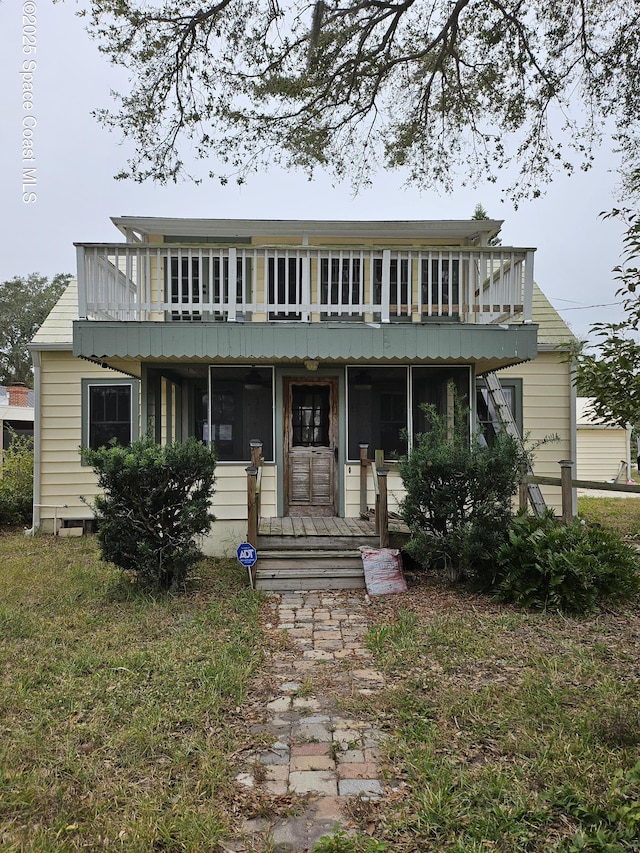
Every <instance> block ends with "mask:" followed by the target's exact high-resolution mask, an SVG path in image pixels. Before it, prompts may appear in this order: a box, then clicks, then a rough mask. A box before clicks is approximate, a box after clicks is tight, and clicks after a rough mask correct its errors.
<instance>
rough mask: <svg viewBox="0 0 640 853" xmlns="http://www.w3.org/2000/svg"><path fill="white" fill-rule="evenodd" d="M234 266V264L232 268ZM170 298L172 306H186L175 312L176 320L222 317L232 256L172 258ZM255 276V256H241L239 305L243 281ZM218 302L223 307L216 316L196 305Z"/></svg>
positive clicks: (169, 285) (172, 315) (238, 262)
mask: <svg viewBox="0 0 640 853" xmlns="http://www.w3.org/2000/svg"><path fill="white" fill-rule="evenodd" d="M232 269H233V267H232ZM169 273H170V275H169V282H168V299H169V301H170V302H171V305H172V306H176V308H179V307H180V306H181V305H184V306H186V309H187V310H185V311H180V310H175V311H172V312H171V319H172V320H174V321H179V320H188V321H194V320H195V321H200V320H219V319H223V318H224V315H225V313H226V306H227V304H228V302H229V258H227V257H222V258H221V257H217V256H208V255H206V254H205V253H203V257H191V256H189V255H187V257H182V256H180V257H172V258H170V264H169ZM245 279H246V280H247V281H250V279H251V259H250V258H243V257H238V258H237V261H236V304H238V305H239V304H241V303H242V292H243V283H244V281H245ZM209 301H211V302H213V303H214V306H219V310H216V311H214V313H213V315H212V314H210V313H209V312H206V311H205V312H202V311H200V310H199V309H198V308H195V309H194V308H193V306H199V305H200V303H201V302H203V303H208V302H209Z"/></svg>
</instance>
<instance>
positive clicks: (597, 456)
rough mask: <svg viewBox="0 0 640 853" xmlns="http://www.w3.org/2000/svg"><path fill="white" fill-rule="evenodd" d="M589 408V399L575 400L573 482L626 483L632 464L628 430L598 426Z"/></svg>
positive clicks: (598, 422) (612, 426)
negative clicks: (575, 457)
mask: <svg viewBox="0 0 640 853" xmlns="http://www.w3.org/2000/svg"><path fill="white" fill-rule="evenodd" d="M590 404H591V398H590V397H578V400H577V411H576V428H577V433H578V451H577V461H578V466H577V467H578V473H577V479H579V480H594V481H598V482H601V483H605V482H611V481H612V480H615V479H616V478H618V479H620V480H621V482H623V483H626V481H627V480H628V479H629V477H630V472H631V461H632V460H631V427H627V428H626V429H623V428H622V427H619V426H617V425H616V424H610V423H604V422H602V421H601V420H599V419H598V418H596V417H595V416H594V415H593V414H592V413H591V412H590V410H589V407H590ZM634 461H635V460H634ZM612 494H613V496H615V493H612Z"/></svg>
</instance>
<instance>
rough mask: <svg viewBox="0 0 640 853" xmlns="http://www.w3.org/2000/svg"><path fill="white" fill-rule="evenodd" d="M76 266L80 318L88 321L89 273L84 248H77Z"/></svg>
mask: <svg viewBox="0 0 640 853" xmlns="http://www.w3.org/2000/svg"><path fill="white" fill-rule="evenodd" d="M76 266H77V273H78V276H77V277H78V316H79V318H80V320H86V319H87V271H86V268H85V255H84V246H76Z"/></svg>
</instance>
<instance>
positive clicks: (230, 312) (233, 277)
mask: <svg viewBox="0 0 640 853" xmlns="http://www.w3.org/2000/svg"><path fill="white" fill-rule="evenodd" d="M237 282H238V251H237V249H229V291H228V293H227V319H228V320H229V322H230V323H235V321H236V303H237V301H238V283H237ZM251 544H252V545H254V543H253V542H252V543H251ZM254 548H255V545H254Z"/></svg>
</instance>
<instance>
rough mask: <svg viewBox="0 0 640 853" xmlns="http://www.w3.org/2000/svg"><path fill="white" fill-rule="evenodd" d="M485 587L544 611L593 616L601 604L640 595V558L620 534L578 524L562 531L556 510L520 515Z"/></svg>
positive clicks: (500, 551)
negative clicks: (592, 613) (537, 514)
mask: <svg viewBox="0 0 640 853" xmlns="http://www.w3.org/2000/svg"><path fill="white" fill-rule="evenodd" d="M483 580H484V583H483V584H482V586H483V588H484V589H485V590H486V591H491V592H493V593H495V594H496V595H498V596H499V597H500V598H502V599H503V600H504V601H509V602H513V603H514V604H519V605H522V606H524V607H530V608H534V609H539V610H556V611H561V612H568V613H575V614H581V613H588V612H590V611H593V610H594V609H595V608H596V607H597V605H598V602H599V601H601V600H616V599H617V600H624V599H629V598H631V597H633V596H635V595H637V594H638V592H639V591H640V559H639V557H638V553H637V552H636V550H635V549H634V548H633V547H631V546H630V545H628V544H627V543H626V542H624V541H623V539H622V538H621V537H620V535H619V534H618V533H616V532H614V531H612V530H607V529H606V528H603V527H600V526H592V525H589V524H586V523H585V522H583V521H581V520H580V519H575V520H574V521H573V522H572V523H571V524H568V525H565V526H561V525H560V524H559V523H558V520H557V519H556V518H555V516H554V515H553V513H552V512H551V511H548V512H547V513H546V514H545V515H544V516H542V517H541V518H536V517H533V516H529V515H524V514H518V515H517V516H516V518H515V519H514V520H513V524H512V527H511V530H510V532H509V538H508V540H507V542H505V543H504V544H503V545H502V547H501V548H500V549H499V550H498V552H497V555H496V560H495V564H494V566H493V569H492V571H491V573H487V575H486V576H485V578H484V579H483Z"/></svg>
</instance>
